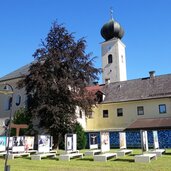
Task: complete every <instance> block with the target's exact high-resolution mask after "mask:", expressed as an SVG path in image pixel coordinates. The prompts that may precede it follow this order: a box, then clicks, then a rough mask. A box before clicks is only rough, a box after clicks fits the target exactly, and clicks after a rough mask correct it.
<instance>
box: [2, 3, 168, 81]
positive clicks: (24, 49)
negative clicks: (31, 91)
mask: <svg viewBox="0 0 171 171" xmlns="http://www.w3.org/2000/svg"><path fill="white" fill-rule="evenodd" d="M110 7H113V11H114V14H113V17H114V19H115V20H116V21H118V22H119V23H120V24H121V25H122V27H123V28H124V30H125V35H124V37H123V39H122V41H123V42H124V44H125V45H126V60H127V77H128V79H135V78H141V77H147V76H148V72H149V71H150V70H155V71H156V75H162V74H168V73H171V67H170V65H171V12H170V9H171V0H62V1H61V0H15V1H13V0H5V1H1V4H0V23H1V24H0V59H1V61H0V77H2V76H4V75H6V74H8V73H10V72H12V71H14V70H16V69H18V68H19V67H21V66H23V65H25V64H28V63H30V62H31V61H33V57H32V54H33V53H34V51H35V50H36V49H37V48H39V47H40V46H39V45H40V42H41V39H44V38H45V37H46V35H47V33H48V32H49V29H50V26H51V24H52V22H54V21H55V20H57V21H58V22H59V23H64V25H65V27H66V28H67V29H68V30H69V32H75V37H76V39H78V38H81V37H85V38H86V40H87V52H93V56H97V58H96V61H95V66H96V67H101V46H100V43H101V42H102V41H103V38H102V37H101V35H100V29H101V27H102V26H103V24H105V23H106V22H107V21H108V20H109V19H110V13H109V11H110ZM100 81H101V80H100Z"/></svg>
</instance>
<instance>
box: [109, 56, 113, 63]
mask: <svg viewBox="0 0 171 171" xmlns="http://www.w3.org/2000/svg"><path fill="white" fill-rule="evenodd" d="M112 62H113V59H112V55H111V54H110V55H108V64H111V63H112Z"/></svg>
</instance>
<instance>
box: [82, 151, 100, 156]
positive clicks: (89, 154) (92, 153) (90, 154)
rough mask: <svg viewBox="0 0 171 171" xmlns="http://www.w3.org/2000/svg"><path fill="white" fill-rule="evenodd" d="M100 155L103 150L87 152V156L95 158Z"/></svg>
mask: <svg viewBox="0 0 171 171" xmlns="http://www.w3.org/2000/svg"><path fill="white" fill-rule="evenodd" d="M100 153H101V150H89V151H86V152H85V156H94V155H97V154H100Z"/></svg>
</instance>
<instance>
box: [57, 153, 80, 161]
mask: <svg viewBox="0 0 171 171" xmlns="http://www.w3.org/2000/svg"><path fill="white" fill-rule="evenodd" d="M71 158H83V153H69V154H61V155H60V156H59V160H64V161H70V160H71Z"/></svg>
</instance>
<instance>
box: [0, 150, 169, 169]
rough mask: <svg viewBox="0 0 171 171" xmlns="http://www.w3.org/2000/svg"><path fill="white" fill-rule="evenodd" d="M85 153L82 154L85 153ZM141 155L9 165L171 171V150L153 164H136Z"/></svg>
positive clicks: (20, 161)
mask: <svg viewBox="0 0 171 171" xmlns="http://www.w3.org/2000/svg"><path fill="white" fill-rule="evenodd" d="M84 151H85V150H81V151H80V152H83V153H84ZM116 151H117V150H116V149H112V150H111V152H116ZM60 152H61V151H60ZM60 152H59V153H60ZM140 153H141V150H137V149H135V150H133V154H132V155H130V156H126V157H119V158H117V159H111V160H109V161H107V162H94V161H93V157H86V156H84V158H83V159H71V161H70V162H68V161H59V160H58V158H57V159H42V160H41V161H37V160H30V158H15V159H14V160H9V162H8V164H9V165H10V167H11V169H10V171H33V170H34V171H59V170H60V171H85V170H88V171H123V170H124V171H125V170H126V171H171V149H167V150H166V154H164V155H163V156H162V157H158V158H157V160H152V161H151V163H134V155H136V154H140ZM0 170H2V171H3V170H4V159H3V158H0Z"/></svg>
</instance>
